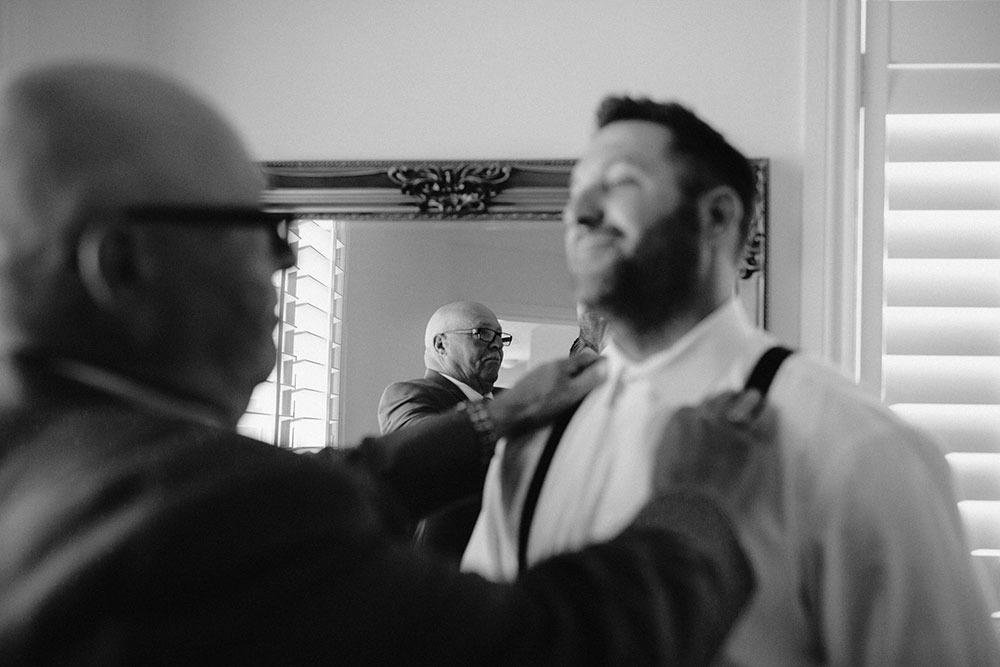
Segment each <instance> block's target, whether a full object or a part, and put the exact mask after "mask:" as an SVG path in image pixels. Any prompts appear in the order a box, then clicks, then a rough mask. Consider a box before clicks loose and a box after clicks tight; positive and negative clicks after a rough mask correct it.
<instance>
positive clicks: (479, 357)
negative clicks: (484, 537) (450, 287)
mask: <svg viewBox="0 0 1000 667" xmlns="http://www.w3.org/2000/svg"><path fill="white" fill-rule="evenodd" d="M511 341H512V338H511V336H510V334H505V333H504V332H503V330H502V329H501V327H500V321H499V320H498V319H497V316H496V314H495V313H494V312H493V311H492V310H490V309H489V308H487V307H486V306H484V305H483V304H481V303H478V302H476V301H454V302H452V303H447V304H445V305H443V306H441V307H440V308H438V309H437V310H436V311H434V314H433V315H431V317H430V319H429V320H428V321H427V326H426V328H425V329H424V366H425V367H426V372H425V373H424V376H423V377H422V378H415V379H412V380H404V381H401V382H394V383H392V384H390V385H389V386H388V387H386V388H385V391H383V392H382V398H381V399H380V400H379V405H378V423H379V429H380V430H381V431H382V433H383V434H385V433H392V432H394V431H398V430H399V429H401V428H404V427H407V426H413V425H415V424H419V423H420V422H421V421H424V420H426V419H428V418H431V417H434V416H436V415H439V414H441V413H443V412H446V411H448V410H451V409H452V408H454V407H455V406H457V405H466V404H467V403H470V402H472V403H475V402H478V401H482V400H483V399H488V398H493V391H494V384H495V383H496V381H497V377H498V375H499V373H500V365H501V363H502V362H503V349H504V347H506V346H507V345H510V343H511ZM479 507H480V497H479V494H478V493H476V494H475V495H470V496H468V497H465V498H463V499H462V500H460V501H458V502H456V503H454V504H452V505H451V506H449V507H446V508H444V509H442V510H441V511H439V512H437V513H435V514H434V515H433V516H429V517H426V518H424V520H422V521H421V522H420V523H419V524H418V525H417V529H416V533H415V540H416V543H417V544H418V545H420V546H422V547H424V548H426V549H429V550H431V551H432V552H434V553H436V554H438V555H441V556H444V557H446V558H448V559H450V560H452V561H454V562H455V563H457V562H458V561H460V560H461V558H462V554H463V553H464V551H465V546H466V544H467V543H468V541H469V536H470V535H472V529H473V527H475V524H476V519H477V517H478V516H479Z"/></svg>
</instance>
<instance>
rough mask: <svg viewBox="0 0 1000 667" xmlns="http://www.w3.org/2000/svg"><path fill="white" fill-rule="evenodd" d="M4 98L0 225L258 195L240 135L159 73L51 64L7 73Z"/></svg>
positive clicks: (16, 226)
mask: <svg viewBox="0 0 1000 667" xmlns="http://www.w3.org/2000/svg"><path fill="white" fill-rule="evenodd" d="M0 100H2V101H0V201H3V202H4V204H5V206H4V208H3V209H2V210H0V233H4V234H7V233H12V230H13V232H17V231H26V230H35V231H37V230H38V228H39V224H40V223H45V224H46V225H48V226H50V228H49V229H48V231H53V229H52V227H58V226H61V225H66V224H69V221H70V220H71V219H72V218H73V217H74V216H75V215H78V214H79V213H80V211H81V210H82V209H84V208H86V207H114V206H124V205H128V204H136V203H154V202H155V203H170V202H184V203H190V202H192V201H199V202H204V203H214V204H245V205H247V204H249V205H253V204H256V202H257V198H258V196H259V193H260V189H261V187H262V185H263V183H262V180H261V176H260V174H259V170H257V168H256V167H255V166H254V164H253V162H252V161H251V160H250V158H249V156H248V154H247V152H246V150H245V149H244V147H243V145H242V143H241V142H240V140H239V138H238V137H237V136H236V134H235V133H234V132H233V131H232V129H230V127H229V125H228V124H227V123H226V122H225V120H223V119H222V117H221V116H220V115H219V114H218V113H216V112H215V111H214V110H213V109H211V108H210V107H209V106H208V105H206V104H205V103H204V102H203V101H201V100H200V99H198V98H197V97H196V96H194V95H193V94H192V93H191V92H190V91H188V90H187V89H185V88H183V87H182V86H180V85H179V84H177V83H176V82H174V81H172V80H170V79H168V78H165V77H163V76H160V75H157V74H153V73H150V72H147V71H143V70H138V69H132V68H128V67H124V66H113V65H102V64H76V65H64V66H59V67H50V68H45V69H41V70H37V71H32V72H28V73H25V74H24V75H22V76H21V77H19V78H17V79H15V80H13V81H11V82H10V83H9V84H8V85H7V86H6V88H5V89H4V90H3V93H2V97H0ZM26 220H30V222H32V223H33V224H31V225H25V224H24V222H25V221H26Z"/></svg>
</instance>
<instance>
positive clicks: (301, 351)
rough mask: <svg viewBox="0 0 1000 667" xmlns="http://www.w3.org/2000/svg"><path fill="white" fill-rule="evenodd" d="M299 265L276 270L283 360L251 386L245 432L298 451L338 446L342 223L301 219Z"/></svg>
mask: <svg viewBox="0 0 1000 667" xmlns="http://www.w3.org/2000/svg"><path fill="white" fill-rule="evenodd" d="M289 240H290V241H291V243H292V245H293V247H294V248H295V249H296V252H297V261H296V265H295V266H294V267H292V268H289V269H287V270H286V271H283V272H281V273H280V274H279V275H277V276H276V277H275V289H276V290H277V292H278V312H279V314H280V317H279V323H278V327H277V328H276V330H275V344H276V346H277V350H278V359H277V363H276V364H275V368H274V370H273V371H272V372H271V375H270V377H268V379H267V380H266V381H265V382H263V383H261V384H260V385H259V386H258V387H257V388H256V390H255V391H254V393H253V396H252V397H251V399H250V404H249V406H248V408H247V412H246V414H245V415H244V416H243V418H242V419H241V420H240V423H239V425H238V428H239V430H240V432H242V433H245V434H247V435H250V436H252V437H255V438H258V439H260V440H264V441H265V442H271V443H273V444H276V445H278V446H279V447H288V448H291V449H296V450H305V449H315V448H318V447H324V446H337V445H338V444H339V437H340V428H339V425H340V391H341V388H340V368H341V336H342V325H343V304H344V277H345V276H344V260H345V252H346V247H345V243H344V229H343V223H339V222H336V221H332V220H324V219H312V218H300V219H298V220H297V221H296V223H295V224H294V225H293V226H292V230H291V233H290V237H289Z"/></svg>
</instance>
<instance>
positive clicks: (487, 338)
mask: <svg viewBox="0 0 1000 667" xmlns="http://www.w3.org/2000/svg"><path fill="white" fill-rule="evenodd" d="M441 333H460V334H469V335H470V336H472V337H473V338H475V339H477V340H481V341H483V342H484V343H487V344H489V343H492V342H493V341H494V340H496V337H497V336H500V344H501V345H503V346H504V347H507V346H508V345H510V344H511V343H512V342H513V341H514V337H513V336H512V335H510V334H505V333H504V332H502V331H494V330H493V329H487V328H485V327H478V328H476V329H453V330H452V331H442V332H441Z"/></svg>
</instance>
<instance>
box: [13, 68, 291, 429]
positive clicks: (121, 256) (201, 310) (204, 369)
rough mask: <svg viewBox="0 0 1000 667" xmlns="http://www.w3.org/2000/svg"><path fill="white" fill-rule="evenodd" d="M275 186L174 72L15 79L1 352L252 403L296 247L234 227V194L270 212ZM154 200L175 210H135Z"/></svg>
mask: <svg viewBox="0 0 1000 667" xmlns="http://www.w3.org/2000/svg"><path fill="white" fill-rule="evenodd" d="M263 185H264V183H263V178H262V175H261V172H260V169H259V167H258V166H257V165H256V163H254V162H253V160H251V158H250V156H249V154H248V152H247V150H246V148H245V147H244V145H243V144H242V142H241V141H240V139H239V137H238V136H237V135H236V133H235V132H234V131H233V130H232V128H231V127H230V126H229V124H228V123H227V122H226V121H225V120H224V119H223V118H222V116H221V115H220V114H219V113H217V112H216V111H215V110H213V109H212V108H211V107H210V106H209V105H208V104H206V103H205V102H204V101H202V100H201V99H200V98H199V97H198V96H197V95H195V94H194V93H192V92H191V91H190V90H188V89H187V88H185V87H184V86H183V85H180V84H179V83H177V82H175V81H173V80H171V79H169V78H167V77H165V76H163V75H161V74H157V73H153V72H149V71H145V70H141V69H136V68H131V67H126V66H122V65H117V64H98V63H83V64H67V65H60V66H50V67H45V68H41V69H38V70H33V71H28V72H25V73H23V74H21V75H19V76H18V77H17V78H15V79H12V80H10V81H8V82H7V83H6V84H5V85H3V87H2V90H0V353H2V354H4V355H8V354H11V353H13V352H16V351H18V350H24V349H33V350H42V351H44V352H45V353H46V354H47V355H54V356H71V357H74V358H79V359H84V360H87V361H89V362H91V363H94V364H98V365H103V366H107V367H109V368H113V369H114V370H116V371H119V372H123V373H128V374H132V375H136V376H141V377H142V378H143V379H144V380H148V381H153V382H157V383H159V384H162V385H170V386H174V387H178V388H179V387H184V388H185V391H186V392H187V393H188V394H191V395H197V396H200V397H204V398H208V399H210V400H212V401H215V402H217V403H220V404H223V405H224V408H225V409H226V411H227V413H228V416H232V415H236V414H239V413H242V410H243V409H245V407H246V400H247V399H249V395H250V394H249V392H250V391H251V390H252V388H253V386H254V385H256V384H257V383H258V382H260V381H261V380H263V379H264V378H265V377H266V376H267V373H268V372H269V370H270V369H271V368H272V367H273V363H274V345H273V340H272V338H271V336H272V331H273V327H274V322H275V318H274V312H273V310H274V288H273V285H272V284H271V277H272V275H273V273H274V271H276V270H278V269H280V268H282V266H287V265H288V261H289V258H290V256H291V253H290V252H288V253H286V254H285V255H282V256H279V255H278V254H276V246H275V243H274V236H275V232H274V229H270V230H269V229H268V228H267V227H265V226H263V224H260V225H252V226H247V225H245V224H244V225H242V226H240V225H239V224H236V225H230V224H229V223H233V222H239V218H238V216H237V217H234V214H233V213H232V211H233V208H232V207H239V208H241V209H242V210H250V211H251V212H252V213H259V211H257V210H255V209H257V207H258V206H259V197H260V192H261V189H262V187H263ZM150 205H155V206H159V207H161V208H159V209H158V210H160V211H163V210H168V211H171V212H170V213H168V214H167V215H163V216H161V217H158V218H155V219H153V220H147V221H145V222H141V223H137V222H136V221H135V218H134V217H130V216H131V213H130V212H131V211H133V210H134V209H135V207H141V206H147V207H148V206H150ZM171 206H172V207H173V208H169V207H171ZM163 207H167V208H163ZM179 207H182V209H183V211H190V210H192V209H197V210H198V211H201V212H202V213H203V214H206V213H207V215H203V217H201V218H199V220H201V221H202V222H200V223H192V222H190V221H189V220H185V219H183V213H179V212H178V211H179V210H181V208H179ZM147 210H148V209H147Z"/></svg>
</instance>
